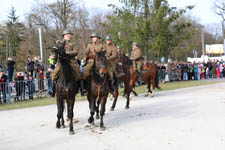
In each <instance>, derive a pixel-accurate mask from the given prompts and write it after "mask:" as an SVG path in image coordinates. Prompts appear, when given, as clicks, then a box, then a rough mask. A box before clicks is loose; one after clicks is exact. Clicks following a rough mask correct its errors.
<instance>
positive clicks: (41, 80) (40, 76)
mask: <svg viewBox="0 0 225 150" xmlns="http://www.w3.org/2000/svg"><path fill="white" fill-rule="evenodd" d="M43 71H44V67H43V66H42V65H40V67H39V68H38V74H37V79H38V98H41V97H42V92H43V90H44V73H43Z"/></svg>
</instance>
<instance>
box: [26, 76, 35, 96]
mask: <svg viewBox="0 0 225 150" xmlns="http://www.w3.org/2000/svg"><path fill="white" fill-rule="evenodd" d="M27 88H28V94H29V99H33V93H34V80H33V76H31V75H28V76H27Z"/></svg>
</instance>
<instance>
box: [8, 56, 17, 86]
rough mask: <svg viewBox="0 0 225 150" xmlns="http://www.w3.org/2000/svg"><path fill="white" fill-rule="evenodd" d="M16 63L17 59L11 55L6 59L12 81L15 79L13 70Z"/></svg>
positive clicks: (9, 77)
mask: <svg viewBox="0 0 225 150" xmlns="http://www.w3.org/2000/svg"><path fill="white" fill-rule="evenodd" d="M15 65H16V63H15V61H14V60H13V59H12V58H11V57H8V60H7V61H6V67H7V69H8V79H9V82H10V81H12V79H13V72H14V67H15Z"/></svg>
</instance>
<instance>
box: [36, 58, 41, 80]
mask: <svg viewBox="0 0 225 150" xmlns="http://www.w3.org/2000/svg"><path fill="white" fill-rule="evenodd" d="M40 66H41V65H40V61H39V58H38V57H34V78H36V77H37V74H38V69H39V67H40Z"/></svg>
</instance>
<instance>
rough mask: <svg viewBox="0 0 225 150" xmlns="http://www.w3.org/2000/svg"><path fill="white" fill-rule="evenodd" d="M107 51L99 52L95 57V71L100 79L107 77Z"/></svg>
mask: <svg viewBox="0 0 225 150" xmlns="http://www.w3.org/2000/svg"><path fill="white" fill-rule="evenodd" d="M105 54H106V51H100V52H97V53H96V55H95V60H94V61H95V62H94V71H95V73H97V74H98V75H99V76H100V77H102V78H103V77H104V76H105V75H106V69H107V62H106V57H105Z"/></svg>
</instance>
